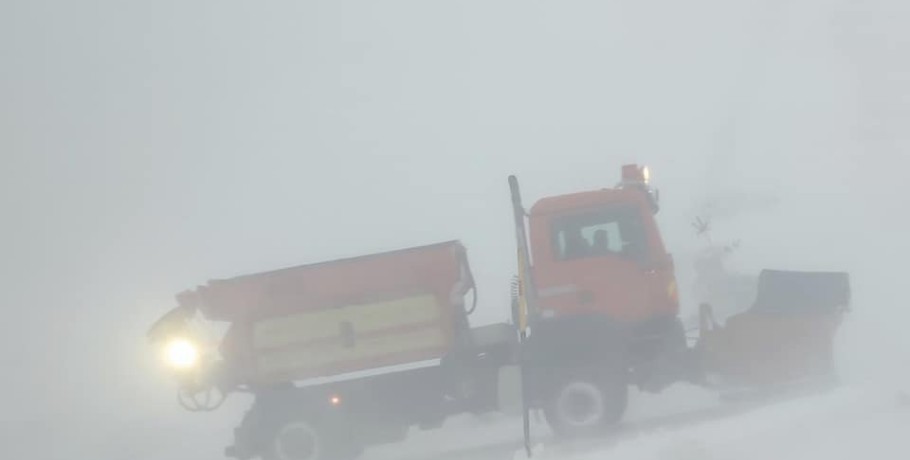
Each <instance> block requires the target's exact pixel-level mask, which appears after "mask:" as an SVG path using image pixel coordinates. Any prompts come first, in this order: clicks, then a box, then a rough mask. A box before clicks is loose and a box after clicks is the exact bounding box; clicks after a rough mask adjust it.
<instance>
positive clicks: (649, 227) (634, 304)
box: [529, 189, 679, 322]
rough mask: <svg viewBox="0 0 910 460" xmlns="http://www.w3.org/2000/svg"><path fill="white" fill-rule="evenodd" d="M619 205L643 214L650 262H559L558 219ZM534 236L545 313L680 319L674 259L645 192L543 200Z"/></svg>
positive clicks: (533, 217) (535, 210)
mask: <svg viewBox="0 0 910 460" xmlns="http://www.w3.org/2000/svg"><path fill="white" fill-rule="evenodd" d="M616 206H626V207H630V208H633V209H635V210H637V214H638V217H639V218H640V220H641V224H642V228H643V231H644V240H645V243H644V245H645V246H646V248H647V257H646V259H645V260H632V259H629V258H625V257H621V256H616V255H611V256H603V257H589V258H582V259H575V260H558V257H557V256H556V254H555V249H554V243H553V241H554V240H553V238H554V236H553V223H554V221H555V220H556V219H559V218H563V217H565V216H571V215H573V214H579V213H585V212H589V211H592V210H598V209H603V208H608V207H616ZM529 233H530V246H531V251H532V257H533V276H534V282H535V285H536V286H537V290H538V295H539V300H538V301H539V304H540V308H541V310H543V311H549V312H552V313H553V314H556V315H566V314H585V313H594V314H604V315H607V316H609V317H611V318H612V319H616V320H619V321H625V322H640V321H645V320H648V319H652V318H655V317H662V316H675V315H676V314H677V312H678V309H679V304H678V298H677V293H676V284H675V276H674V272H673V262H672V258H671V256H670V255H669V254H668V253H667V251H666V249H665V247H664V243H663V240H662V238H661V235H660V230H659V228H658V226H657V222H656V221H655V219H654V215H653V212H652V210H651V207H650V204H649V202H648V198H647V196H646V195H645V193H642V191H641V190H638V189H604V190H597V191H589V192H581V193H573V194H568V195H561V196H555V197H549V198H543V199H541V200H539V201H538V202H537V203H536V204H535V205H534V206H533V207H532V208H531V210H530V216H529Z"/></svg>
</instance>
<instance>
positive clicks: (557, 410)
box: [544, 376, 628, 437]
mask: <svg viewBox="0 0 910 460" xmlns="http://www.w3.org/2000/svg"><path fill="white" fill-rule="evenodd" d="M548 399H549V400H548V401H547V404H546V405H545V407H544V416H545V417H546V419H547V424H548V425H550V428H551V429H552V430H553V432H554V433H555V434H556V435H558V436H561V437H582V436H591V435H595V434H598V433H601V432H603V431H604V430H606V429H607V428H609V427H610V426H612V425H615V424H616V423H618V422H619V421H620V420H621V419H622V416H623V414H624V413H625V411H626V406H627V404H628V385H627V384H626V382H625V381H624V380H623V379H619V378H615V377H614V378H595V377H590V376H581V377H575V378H570V379H566V380H564V381H562V382H561V383H560V384H557V385H556V386H555V388H554V391H553V392H552V393H551V397H550V398H548Z"/></svg>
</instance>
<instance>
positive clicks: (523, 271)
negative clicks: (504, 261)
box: [509, 176, 536, 458]
mask: <svg viewBox="0 0 910 460" xmlns="http://www.w3.org/2000/svg"><path fill="white" fill-rule="evenodd" d="M509 189H510V191H511V194H512V211H513V214H514V218H515V240H516V243H517V245H518V251H517V256H518V296H517V299H516V301H517V302H518V305H517V310H518V312H517V313H518V318H517V319H518V324H517V326H518V333H519V355H520V356H519V366H520V369H521V402H522V418H523V428H524V444H525V453H527V455H528V458H531V456H532V452H531V414H530V408H529V404H528V391H527V388H528V385H527V383H526V382H527V380H528V375H527V370H526V368H527V361H528V354H527V350H526V347H525V342H526V340H527V338H528V326H529V323H530V322H531V321H533V318H534V313H535V311H536V310H535V309H534V307H535V306H536V304H535V302H534V301H535V300H536V296H535V295H534V294H535V293H536V291H535V290H534V285H533V281H532V280H531V260H530V256H529V250H528V238H527V232H526V230H525V210H524V207H523V206H522V204H521V191H520V190H519V187H518V178H516V177H515V176H509Z"/></svg>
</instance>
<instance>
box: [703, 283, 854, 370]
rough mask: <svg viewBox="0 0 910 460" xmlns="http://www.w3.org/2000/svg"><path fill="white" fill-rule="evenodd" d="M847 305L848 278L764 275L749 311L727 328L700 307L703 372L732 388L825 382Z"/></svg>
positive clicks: (731, 320)
mask: <svg viewBox="0 0 910 460" xmlns="http://www.w3.org/2000/svg"><path fill="white" fill-rule="evenodd" d="M849 305H850V280H849V275H848V274H847V273H841V272H796V271H781V270H763V271H762V272H761V274H760V276H759V281H758V290H757V295H756V299H755V302H754V303H753V305H752V306H751V308H749V309H748V310H746V311H745V312H742V313H739V314H736V315H733V316H731V317H729V318H728V319H727V321H726V324H724V325H719V324H718V323H717V322H716V320H715V319H714V314H713V310H712V308H711V306H710V305H707V304H704V305H702V307H701V311H700V318H699V319H700V325H699V326H700V334H699V340H698V343H697V345H696V348H697V350H698V352H699V356H700V359H701V364H702V368H703V369H704V371H705V372H706V373H707V374H708V375H711V376H712V377H717V378H718V379H720V380H721V381H723V382H724V383H725V384H730V385H733V386H750V387H754V386H772V385H782V384H789V383H795V382H801V381H807V380H812V381H818V380H829V379H831V378H833V377H834V363H833V359H832V358H833V357H832V355H833V343H834V336H835V334H836V332H837V329H838V327H839V325H840V323H841V320H842V318H843V315H844V314H845V313H846V312H848V311H849Z"/></svg>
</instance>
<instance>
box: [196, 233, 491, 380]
mask: <svg viewBox="0 0 910 460" xmlns="http://www.w3.org/2000/svg"><path fill="white" fill-rule="evenodd" d="M472 287H473V281H472V280H471V279H470V270H469V268H468V266H467V258H466V254H465V249H464V247H463V246H462V245H461V244H460V243H459V242H456V241H452V242H447V243H440V244H436V245H431V246H423V247H418V248H411V249H405V250H399V251H393V252H387V253H382V254H373V255H368V256H362V257H356V258H351V259H343V260H337V261H331V262H324V263H318V264H312V265H304V266H299V267H292V268H287V269H283V270H276V271H271V272H265V273H258V274H253V275H247V276H240V277H236V278H232V279H226V280H214V281H210V282H209V283H208V285H206V286H200V287H198V288H197V289H195V290H193V291H187V292H184V293H181V294H180V295H178V301H179V302H180V304H181V305H183V306H186V307H190V308H198V309H199V311H201V312H202V313H203V315H204V316H205V317H206V318H208V319H211V320H215V321H228V322H230V323H231V326H230V328H229V330H228V332H227V334H226V336H225V338H224V339H223V341H222V344H221V353H222V355H223V356H224V358H225V360H226V361H227V362H228V363H230V366H231V370H232V373H233V374H234V375H235V378H236V379H237V380H239V381H242V382H244V383H267V382H274V381H287V380H298V379H307V378H312V377H321V376H330V375H336V374H342V373H349V372H357V371H362V370H364V369H373V368H378V367H382V366H391V365H398V364H405V363H411V362H414V361H420V360H428V359H438V358H441V357H442V356H443V355H444V354H445V353H446V351H447V350H448V349H450V348H451V346H452V343H453V341H454V340H455V336H456V334H457V333H458V329H459V328H466V327H467V320H466V316H465V310H464V308H463V299H464V295H465V294H466V293H467V291H468V290H469V289H471V288H472ZM408 298H411V299H413V298H420V299H432V300H424V301H423V304H421V305H416V307H419V310H414V309H415V308H416V307H415V305H411V306H408V305H404V306H402V305H396V304H395V302H400V299H408ZM434 301H435V302H434ZM411 303H413V302H411ZM363 306H367V307H363ZM384 308H385V309H390V308H396V309H397V310H396V311H398V312H399V313H398V314H401V315H404V316H406V315H407V312H408V310H402V308H411V309H412V310H414V311H418V312H419V313H420V318H416V319H414V321H410V320H408V319H407V318H405V317H401V318H398V319H396V320H395V321H391V320H389V318H388V317H383V316H384V315H383V312H384V310H383V309H384ZM344 309H347V310H349V311H350V312H351V313H348V314H343V313H342V310H344ZM428 309H436V311H428ZM332 315H340V316H338V318H337V319H336V318H335V317H334V316H332ZM292 318H298V319H297V320H294V319H292ZM311 318H314V320H312V321H311ZM315 319H318V321H320V323H319V324H325V326H326V328H328V329H329V330H328V331H320V330H318V329H317V330H313V326H312V324H314V322H316V321H315ZM263 323H268V324H270V325H271V327H272V328H273V329H274V328H279V329H281V331H280V334H279V335H281V336H283V337H284V338H281V337H267V336H266V335H264V334H261V335H260V337H264V338H263V339H262V340H265V341H268V342H273V343H265V344H264V345H262V344H257V343H254V337H255V336H256V331H255V328H256V327H257V325H258V324H263ZM336 323H337V324H336ZM361 323H363V324H367V325H369V326H370V327H369V328H368V329H366V330H363V331H360V330H357V328H358V326H359V325H360V324H361ZM293 324H297V326H293ZM294 327H296V328H297V329H293V328H294ZM307 328H309V329H307ZM420 331H430V333H431V334H432V336H433V340H424V342H421V343H426V345H425V346H421V345H413V346H412V345H407V346H403V347H402V346H398V347H391V348H389V350H390V351H389V352H388V353H379V352H367V351H369V350H365V351H364V352H363V353H348V351H346V349H345V347H346V345H344V343H346V341H351V342H352V343H351V344H350V347H354V346H355V344H354V343H353V342H355V341H356V342H363V343H374V342H375V343H385V342H388V341H390V340H398V339H397V338H398V337H402V338H404V337H407V336H408V334H409V333H410V334H414V333H417V334H418V335H419V334H420ZM295 334H296V335H295ZM273 335H275V334H273ZM423 336H424V337H426V336H427V334H423ZM365 346H366V345H365ZM374 348H375V347H374ZM326 350H328V351H326ZM374 351H375V350H374ZM267 353H272V354H273V355H274V354H279V355H280V354H284V355H287V356H294V357H295V359H298V360H299V359H304V358H306V359H307V360H308V363H309V364H307V365H306V366H303V365H299V366H296V367H294V366H293V365H291V366H285V367H284V368H281V369H270V370H268V371H265V370H264V365H263V362H264V360H265V359H266V354H267ZM320 353H321V354H323V355H324V354H326V353H334V354H335V355H337V357H336V358H332V359H327V358H325V357H324V356H319V354H320Z"/></svg>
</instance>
